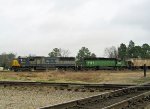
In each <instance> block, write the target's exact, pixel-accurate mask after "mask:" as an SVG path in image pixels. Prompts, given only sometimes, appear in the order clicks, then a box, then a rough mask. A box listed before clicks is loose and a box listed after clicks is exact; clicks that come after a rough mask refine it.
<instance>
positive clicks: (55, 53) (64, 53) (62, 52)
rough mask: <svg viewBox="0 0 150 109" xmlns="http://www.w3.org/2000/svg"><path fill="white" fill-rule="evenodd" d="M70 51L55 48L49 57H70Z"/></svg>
mask: <svg viewBox="0 0 150 109" xmlns="http://www.w3.org/2000/svg"><path fill="white" fill-rule="evenodd" d="M69 54H70V51H69V50H67V49H62V48H54V49H53V50H52V52H50V53H49V54H48V55H49V56H50V57H68V56H69Z"/></svg>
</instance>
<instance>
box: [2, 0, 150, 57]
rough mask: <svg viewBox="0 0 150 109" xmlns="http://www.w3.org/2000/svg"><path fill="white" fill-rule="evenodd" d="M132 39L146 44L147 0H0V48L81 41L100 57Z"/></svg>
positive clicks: (33, 49) (35, 50)
mask: <svg viewBox="0 0 150 109" xmlns="http://www.w3.org/2000/svg"><path fill="white" fill-rule="evenodd" d="M130 40H133V41H134V42H135V43H137V44H139V45H140V44H143V43H148V44H150V0H0V53H2V52H7V53H9V52H14V53H17V55H29V54H36V55H44V56H47V54H48V53H49V52H50V51H51V50H52V49H53V48H55V47H58V48H65V49H69V50H70V51H71V54H70V55H71V56H75V55H76V54H77V52H78V50H79V49H80V48H81V47H82V46H85V47H88V48H89V50H90V51H92V52H94V53H95V54H96V55H97V56H99V57H102V56H104V49H105V48H106V47H110V46H112V45H114V46H119V44H120V43H125V44H128V42H129V41H130Z"/></svg>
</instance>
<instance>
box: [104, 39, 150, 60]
mask: <svg viewBox="0 0 150 109" xmlns="http://www.w3.org/2000/svg"><path fill="white" fill-rule="evenodd" d="M105 54H106V55H107V57H109V58H120V59H122V60H125V59H129V58H150V45H148V44H147V43H145V44H143V45H142V46H139V45H136V44H135V43H134V42H133V41H132V40H131V41H130V42H129V44H128V45H126V44H124V43H121V44H120V46H119V47H118V48H116V47H115V46H112V47H110V48H106V49H105Z"/></svg>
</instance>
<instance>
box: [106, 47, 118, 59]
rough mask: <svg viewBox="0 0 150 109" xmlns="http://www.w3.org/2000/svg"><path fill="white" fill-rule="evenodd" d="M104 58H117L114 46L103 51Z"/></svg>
mask: <svg viewBox="0 0 150 109" xmlns="http://www.w3.org/2000/svg"><path fill="white" fill-rule="evenodd" d="M105 56H107V57H108V58H118V49H117V48H116V47H115V46H112V47H110V48H106V49H105Z"/></svg>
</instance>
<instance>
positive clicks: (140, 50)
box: [0, 40, 150, 68]
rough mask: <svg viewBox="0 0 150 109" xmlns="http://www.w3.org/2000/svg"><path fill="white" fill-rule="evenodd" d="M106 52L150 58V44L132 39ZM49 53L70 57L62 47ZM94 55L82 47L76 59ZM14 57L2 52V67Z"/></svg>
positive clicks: (130, 56) (122, 55)
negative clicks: (136, 42) (140, 44)
mask: <svg viewBox="0 0 150 109" xmlns="http://www.w3.org/2000/svg"><path fill="white" fill-rule="evenodd" d="M104 54H105V55H106V56H107V57H108V58H119V59H122V60H125V59H129V58H150V45H148V44H146V43H145V44H143V45H142V46H139V45H136V44H135V43H134V42H133V41H132V40H131V41H130V42H129V44H128V45H126V44H124V43H121V44H120V46H119V47H118V48H117V47H115V46H112V47H109V48H106V49H105V52H104ZM48 55H49V57H69V55H70V51H69V50H67V49H62V48H54V49H53V50H52V51H51V52H50V53H49V54H48ZM29 56H31V55H29ZM94 57H97V56H96V54H95V53H92V52H91V51H90V50H89V49H88V48H87V47H81V49H79V51H78V53H77V55H76V61H77V63H78V64H80V63H82V62H83V60H84V58H94ZM14 58H16V54H14V53H2V54H0V67H4V68H10V66H11V61H12V60H13V59H14Z"/></svg>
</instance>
